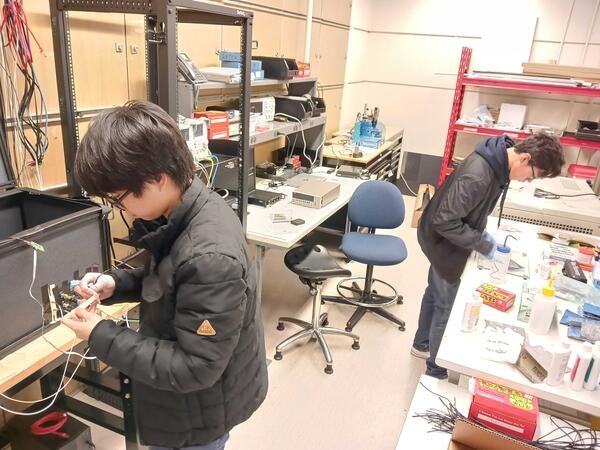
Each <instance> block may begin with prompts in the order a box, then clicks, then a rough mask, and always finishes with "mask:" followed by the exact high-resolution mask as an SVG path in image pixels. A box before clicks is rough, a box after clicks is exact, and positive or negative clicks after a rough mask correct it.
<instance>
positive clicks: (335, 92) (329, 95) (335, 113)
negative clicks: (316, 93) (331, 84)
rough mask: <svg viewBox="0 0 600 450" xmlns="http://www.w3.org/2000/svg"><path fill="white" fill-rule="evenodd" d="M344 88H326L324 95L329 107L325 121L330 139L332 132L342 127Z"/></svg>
mask: <svg viewBox="0 0 600 450" xmlns="http://www.w3.org/2000/svg"><path fill="white" fill-rule="evenodd" d="M343 92H344V89H343V88H341V87H340V88H335V89H325V90H323V97H324V99H325V107H326V108H327V122H326V123H325V134H326V136H327V139H329V138H330V137H331V135H332V133H334V132H336V131H338V130H339V129H340V116H341V113H342V94H343Z"/></svg>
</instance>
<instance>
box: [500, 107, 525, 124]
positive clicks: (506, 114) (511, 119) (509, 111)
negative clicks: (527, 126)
mask: <svg viewBox="0 0 600 450" xmlns="http://www.w3.org/2000/svg"><path fill="white" fill-rule="evenodd" d="M526 113H527V105H513V104H512V103H502V105H501V106H500V114H499V115H498V128H513V129H515V130H521V129H522V128H523V124H524V123H525V114H526Z"/></svg>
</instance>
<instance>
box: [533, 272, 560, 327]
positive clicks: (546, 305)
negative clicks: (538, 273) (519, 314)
mask: <svg viewBox="0 0 600 450" xmlns="http://www.w3.org/2000/svg"><path fill="white" fill-rule="evenodd" d="M553 283H554V278H553V277H550V281H549V282H548V286H544V287H543V288H542V293H541V294H539V295H537V296H536V298H535V300H534V301H533V305H532V307H531V315H530V316H529V325H528V329H529V331H531V332H533V333H536V334H548V331H549V330H550V326H552V320H553V319H554V314H555V313H556V298H555V297H554V294H555V292H556V290H555V289H554V286H553Z"/></svg>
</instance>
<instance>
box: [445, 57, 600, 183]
mask: <svg viewBox="0 0 600 450" xmlns="http://www.w3.org/2000/svg"><path fill="white" fill-rule="evenodd" d="M471 53H472V50H471V49H470V48H468V47H463V49H462V53H461V57H460V64H459V69H458V76H457V77H456V88H455V90H454V100H453V102H452V110H451V113H450V123H449V124H448V134H447V136H446V146H445V148H444V156H443V158H442V166H441V168H440V175H439V178H438V185H441V184H442V183H443V182H444V180H445V179H446V177H447V176H448V175H450V173H452V170H453V168H452V158H453V157H454V148H455V146H456V137H457V135H458V134H459V133H470V134H478V135H482V136H499V135H502V134H505V135H507V136H509V137H511V138H513V139H515V140H523V139H527V138H528V137H529V136H531V133H527V132H525V131H520V130H505V129H501V128H492V127H483V126H477V125H471V124H467V123H464V122H460V121H459V118H460V113H461V110H462V104H463V99H464V95H465V90H466V87H467V86H474V87H480V88H491V89H505V90H512V91H525V92H540V93H544V94H550V95H568V96H577V97H594V98H598V97H600V88H598V87H592V86H581V85H573V84H569V83H567V82H565V81H564V80H560V79H557V80H556V82H552V81H549V80H548V79H545V80H541V79H539V78H532V79H526V78H525V77H518V78H513V79H511V78H505V77H502V78H500V77H496V78H494V77H491V76H483V75H474V74H469V73H467V72H468V70H469V64H470V62H471ZM559 141H560V143H561V144H562V145H564V146H572V147H581V148H587V149H592V150H600V142H598V141H591V140H586V139H577V138H575V136H574V133H570V132H565V133H564V135H563V136H561V137H560V138H559Z"/></svg>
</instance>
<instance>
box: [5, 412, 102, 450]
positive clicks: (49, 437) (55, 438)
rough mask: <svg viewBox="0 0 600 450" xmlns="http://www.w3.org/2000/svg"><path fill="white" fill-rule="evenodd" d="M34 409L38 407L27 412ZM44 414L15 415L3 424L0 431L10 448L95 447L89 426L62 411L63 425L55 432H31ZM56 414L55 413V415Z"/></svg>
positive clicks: (55, 449) (57, 449) (63, 449)
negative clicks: (39, 433) (36, 433)
mask: <svg viewBox="0 0 600 450" xmlns="http://www.w3.org/2000/svg"><path fill="white" fill-rule="evenodd" d="M36 409H39V407H38V406H32V407H30V408H29V409H28V410H27V412H29V411H35V410H36ZM45 414H47V413H41V414H38V415H34V416H15V417H13V418H12V419H11V420H10V421H9V422H8V423H7V424H6V425H5V426H4V428H3V429H2V433H3V434H4V435H5V436H6V437H7V439H8V441H9V442H10V449H11V450H93V449H94V448H96V447H95V446H94V443H93V441H92V433H91V430H90V427H89V426H88V425H86V424H84V423H83V422H81V421H79V420H77V419H76V418H75V417H73V416H71V415H69V414H66V413H64V420H65V422H64V425H63V426H62V427H60V428H59V429H58V430H57V431H56V433H49V434H42V435H35V434H33V433H32V432H31V425H32V424H33V423H34V422H35V421H37V420H39V419H41V418H43V417H44V415H45ZM57 415H58V414H57V413H55V416H57ZM55 422H56V421H55ZM49 425H51V424H49ZM49 425H44V427H47V426H49Z"/></svg>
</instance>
